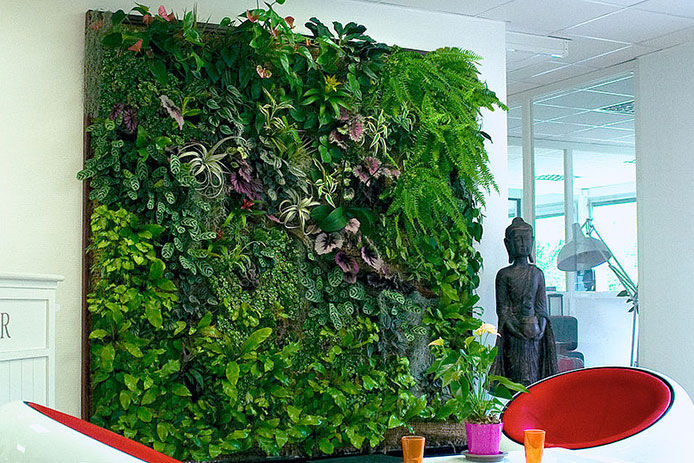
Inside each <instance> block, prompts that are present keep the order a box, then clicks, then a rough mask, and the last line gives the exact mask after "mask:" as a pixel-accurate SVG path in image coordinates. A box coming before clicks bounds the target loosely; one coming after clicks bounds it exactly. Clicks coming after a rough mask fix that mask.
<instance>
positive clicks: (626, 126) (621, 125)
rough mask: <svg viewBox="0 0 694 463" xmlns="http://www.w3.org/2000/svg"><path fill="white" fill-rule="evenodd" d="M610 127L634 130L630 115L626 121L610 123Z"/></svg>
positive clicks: (632, 119)
mask: <svg viewBox="0 0 694 463" xmlns="http://www.w3.org/2000/svg"><path fill="white" fill-rule="evenodd" d="M609 126H610V127H613V128H615V129H625V130H636V128H635V127H634V118H633V117H632V118H631V119H629V120H628V121H624V122H618V123H616V124H610V125H609Z"/></svg>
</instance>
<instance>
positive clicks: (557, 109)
mask: <svg viewBox="0 0 694 463" xmlns="http://www.w3.org/2000/svg"><path fill="white" fill-rule="evenodd" d="M580 112H582V110H580V109H575V108H567V107H565V106H551V105H546V104H541V103H535V104H534V105H533V118H534V119H535V120H536V121H548V120H550V119H556V118H558V117H566V116H571V115H573V114H578V113H580Z"/></svg>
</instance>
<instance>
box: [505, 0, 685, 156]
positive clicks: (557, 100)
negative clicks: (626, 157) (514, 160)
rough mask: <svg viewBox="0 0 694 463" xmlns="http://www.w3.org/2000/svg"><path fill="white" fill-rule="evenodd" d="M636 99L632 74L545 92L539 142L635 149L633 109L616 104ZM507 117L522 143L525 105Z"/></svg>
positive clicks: (539, 104) (537, 116) (537, 114)
mask: <svg viewBox="0 0 694 463" xmlns="http://www.w3.org/2000/svg"><path fill="white" fill-rule="evenodd" d="M693 1H694V0H693ZM633 101H634V77H633V75H632V74H631V73H629V74H626V75H620V76H615V77H613V78H610V79H606V80H602V81H600V82H593V83H591V84H587V85H583V86H578V87H570V88H567V89H564V90H561V91H558V92H554V93H550V94H547V95H543V96H541V97H539V98H537V99H535V100H534V103H533V118H534V125H533V129H534V136H535V140H536V144H537V145H538V146H541V145H542V144H543V143H542V142H543V141H544V142H550V143H551V142H559V141H564V142H571V143H572V144H584V145H585V144H588V145H610V146H615V147H623V148H632V147H633V146H634V115H633V112H632V113H629V112H620V111H618V110H617V109H618V107H617V108H616V107H615V106H616V105H623V104H627V105H628V104H629V103H633ZM507 120H508V135H509V137H511V138H510V140H509V141H510V143H509V144H519V143H517V140H518V139H519V138H520V137H521V108H520V107H511V108H509V112H508V119H507ZM514 137H515V140H516V141H514ZM545 144H546V143H545ZM592 149H596V146H593V148H592ZM608 151H609V149H608ZM622 151H624V150H622ZM627 152H628V150H627ZM632 157H633V156H632Z"/></svg>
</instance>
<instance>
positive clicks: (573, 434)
mask: <svg viewBox="0 0 694 463" xmlns="http://www.w3.org/2000/svg"><path fill="white" fill-rule="evenodd" d="M528 389H529V391H530V392H529V393H526V394H523V393H521V394H517V395H516V396H515V397H514V398H513V400H511V401H510V402H509V403H508V404H507V406H506V409H505V410H504V413H503V415H502V421H503V423H504V448H505V449H507V450H510V449H513V450H517V449H519V447H520V446H522V444H523V431H524V430H525V429H544V430H545V431H546V438H545V443H546V446H547V447H563V448H568V449H573V450H576V451H577V452H581V453H585V454H591V455H603V456H611V457H613V458H624V459H627V460H630V461H635V462H636V461H644V462H647V461H663V462H664V461H670V460H668V459H667V458H666V456H667V455H674V456H676V457H677V458H680V457H681V456H682V455H684V454H685V453H682V452H687V453H689V448H690V447H689V446H690V445H691V443H690V442H689V440H691V437H692V431H691V425H692V422H693V421H694V405H693V404H692V401H691V399H690V398H689V396H688V395H687V393H686V392H685V391H684V389H682V387H681V386H679V385H678V384H677V383H675V382H674V381H672V380H671V379H669V378H666V377H665V376H663V375H660V374H656V373H653V372H651V371H648V370H644V369H639V368H621V367H602V368H588V369H582V370H575V371H569V372H566V373H561V374H558V375H555V376H552V377H550V378H547V379H545V380H543V381H540V382H537V383H535V384H533V385H531V386H530V387H529V388H528ZM688 439H689V440H688ZM684 449H687V450H684ZM649 458H650V459H649ZM673 458H674V457H673Z"/></svg>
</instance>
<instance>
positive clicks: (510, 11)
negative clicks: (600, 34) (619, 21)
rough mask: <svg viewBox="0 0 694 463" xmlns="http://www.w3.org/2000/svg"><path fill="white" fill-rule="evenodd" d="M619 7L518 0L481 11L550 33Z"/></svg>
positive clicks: (516, 26)
mask: <svg viewBox="0 0 694 463" xmlns="http://www.w3.org/2000/svg"><path fill="white" fill-rule="evenodd" d="M617 10H618V7H616V6H612V5H603V4H599V3H590V2H588V1H586V0H552V2H551V6H550V5H549V4H548V1H547V0H514V1H512V2H510V3H506V4H504V5H501V6H498V7H496V8H492V9H490V10H489V11H486V12H484V13H482V14H480V15H479V16H480V17H483V18H488V19H494V20H497V21H506V22H507V23H508V24H507V30H510V31H514V32H526V33H531V34H540V35H547V34H550V33H552V32H554V31H557V30H560V29H565V28H567V27H570V26H573V25H576V24H579V23H582V22H584V21H588V20H590V19H594V18H597V17H599V16H602V15H604V14H607V13H612V12H614V11H617Z"/></svg>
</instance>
